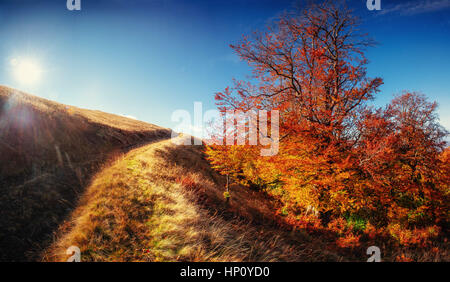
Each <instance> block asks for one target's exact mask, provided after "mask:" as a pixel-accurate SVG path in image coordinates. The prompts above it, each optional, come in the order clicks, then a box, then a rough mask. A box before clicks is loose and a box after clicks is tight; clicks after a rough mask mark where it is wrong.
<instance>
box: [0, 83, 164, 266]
mask: <svg viewBox="0 0 450 282" xmlns="http://www.w3.org/2000/svg"><path fill="white" fill-rule="evenodd" d="M170 132H171V131H170V130H168V129H165V128H161V127H158V126H155V125H152V124H147V123H144V122H140V121H136V120H132V119H128V118H125V117H122V116H116V115H112V114H106V113H102V112H99V111H91V110H83V109H79V108H76V107H72V106H67V105H62V104H58V103H55V102H52V101H49V100H46V99H43V98H40V97H36V96H33V95H29V94H26V93H23V92H20V91H18V90H15V89H12V88H8V87H3V86H0V156H1V158H0V205H1V207H2V208H1V215H0V261H11V260H13V261H16V260H20V261H23V260H35V259H38V254H39V253H40V252H41V251H42V250H41V249H42V248H45V247H46V246H47V245H48V243H49V242H51V239H52V238H51V236H52V233H53V231H54V230H55V229H56V228H57V227H58V226H59V224H60V222H61V221H62V220H63V219H64V218H66V217H67V215H68V214H69V213H70V211H71V210H72V209H73V208H74V207H75V206H76V202H77V198H78V196H79V195H81V194H82V193H83V189H84V187H86V186H87V185H88V184H89V182H90V177H91V176H92V175H93V174H94V173H95V172H96V171H97V170H98V169H99V167H101V165H102V164H103V163H105V162H106V161H107V160H109V159H110V158H112V157H114V156H115V155H120V154H121V153H123V152H125V151H127V150H129V149H130V148H131V147H133V146H140V145H142V144H145V143H148V142H150V141H154V140H158V139H161V138H168V137H169V136H170Z"/></svg>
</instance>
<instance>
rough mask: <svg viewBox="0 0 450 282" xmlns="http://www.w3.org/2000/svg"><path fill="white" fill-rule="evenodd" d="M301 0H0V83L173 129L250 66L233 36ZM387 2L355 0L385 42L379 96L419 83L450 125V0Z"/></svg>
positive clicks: (371, 53) (378, 66)
mask: <svg viewBox="0 0 450 282" xmlns="http://www.w3.org/2000/svg"><path fill="white" fill-rule="evenodd" d="M296 2H298V1H290V0H281V1H280V0H278V1H275V0H274V1H269V0H247V1H245V0H242V1H237V0H227V1H223V0H209V1H202V0H190V1H188V0H185V1H177V0H147V1H145V0H109V1H106V0H97V1H95V0H81V4H82V10H81V11H68V10H67V9H66V0H53V1H39V0H1V1H0V38H1V44H0V84H2V85H8V86H12V87H14V88H18V89H21V90H24V91H27V92H30V93H33V94H35V95H38V96H42V97H45V98H48V99H52V100H55V101H58V102H61V103H65V104H70V105H75V106H78V107H83V108H89V109H98V110H102V111H106V112H111V113H116V114H122V115H129V116H133V117H136V118H138V119H140V120H143V121H147V122H150V123H154V124H157V125H161V126H164V127H171V128H172V127H174V126H175V125H176V124H177V123H176V122H172V121H171V115H172V112H173V111H175V110H177V109H185V110H188V111H191V112H192V111H193V103H194V102H195V101H201V102H203V106H204V110H207V109H213V108H215V106H214V99H213V97H214V93H215V92H217V91H221V90H223V89H224V88H225V87H226V86H227V85H230V84H231V79H232V78H233V77H236V78H240V79H242V78H245V76H246V75H247V74H249V68H248V67H247V65H246V64H245V63H243V62H240V61H239V59H238V58H237V57H236V56H235V55H234V54H233V51H232V50H231V48H230V47H229V44H230V43H235V42H237V41H239V39H240V38H241V36H242V35H243V34H249V33H250V32H251V31H253V30H255V29H263V28H264V26H265V25H266V24H267V22H268V21H269V20H271V19H273V18H275V17H276V16H277V15H279V14H280V13H282V12H283V11H284V10H289V9H291V7H292V5H293V4H295V3H296ZM381 3H382V4H381V5H382V9H381V11H368V10H367V8H366V1H365V0H354V1H350V5H351V6H352V7H353V8H354V9H355V10H356V13H358V14H359V16H360V17H361V18H362V19H363V20H364V24H363V27H362V28H363V29H364V30H365V31H366V32H368V33H369V34H370V35H371V36H372V37H373V38H374V39H375V40H377V41H378V42H379V45H378V46H377V47H375V48H372V49H369V50H368V52H367V57H368V59H369V60H370V64H369V66H368V73H369V76H371V77H373V76H380V77H382V78H383V79H384V82H385V84H384V85H383V86H382V88H381V90H382V91H381V93H380V94H379V97H378V98H377V99H376V101H375V104H376V105H384V104H386V103H387V102H389V101H390V100H391V99H392V97H393V95H394V94H396V93H399V92H400V91H402V90H413V91H421V92H423V93H425V94H426V95H427V96H428V97H429V98H430V99H431V100H434V101H437V102H438V103H439V105H440V109H439V113H440V117H441V123H442V124H443V125H444V126H445V127H446V128H447V129H448V130H450V111H449V109H450V67H449V66H450V52H449V50H450V48H449V46H450V0H411V1H399V0H381ZM17 60H19V61H20V60H28V61H32V62H33V64H35V65H37V66H39V69H41V70H42V73H41V74H40V78H39V79H37V80H36V81H33V82H32V83H29V82H28V83H25V82H24V81H20V79H17V76H15V75H14V74H15V67H16V64H15V63H13V62H16V61H17Z"/></svg>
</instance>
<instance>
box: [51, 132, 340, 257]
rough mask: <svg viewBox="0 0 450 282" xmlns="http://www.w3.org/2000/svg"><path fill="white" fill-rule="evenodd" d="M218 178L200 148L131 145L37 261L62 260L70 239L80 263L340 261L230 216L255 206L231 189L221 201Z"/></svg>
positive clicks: (164, 143) (98, 178)
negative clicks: (228, 196) (78, 252)
mask: <svg viewBox="0 0 450 282" xmlns="http://www.w3.org/2000/svg"><path fill="white" fill-rule="evenodd" d="M181 156H182V157H181ZM187 164H189V165H187ZM182 179H189V180H190V182H189V183H191V184H192V185H187V186H186V185H185V184H183V183H185V182H183V181H182ZM219 179H220V177H219V176H218V175H217V174H215V173H214V172H213V171H212V170H211V169H210V168H209V166H208V164H207V162H206V161H205V160H204V159H203V155H202V152H201V151H200V148H199V147H198V146H197V147H194V146H176V145H173V144H172V143H171V141H169V140H167V141H161V142H159V143H156V144H151V145H147V146H145V147H143V148H139V149H135V150H133V151H131V152H130V153H128V154H127V155H126V156H124V157H122V158H120V159H118V160H116V161H115V162H114V163H113V164H112V165H111V166H109V167H107V168H105V169H104V170H103V171H102V172H100V173H99V174H97V175H96V177H95V180H94V181H93V183H92V185H91V186H89V187H88V189H87V191H86V194H85V195H84V196H83V198H82V200H81V203H80V206H79V207H78V208H77V209H76V210H75V212H74V213H73V215H72V217H71V220H70V221H68V222H67V223H66V224H65V225H63V226H62V227H61V229H60V232H59V234H60V235H59V236H58V238H57V240H56V241H55V243H54V244H53V246H52V247H51V248H49V250H47V252H46V253H45V254H44V258H43V259H44V261H64V260H66V259H67V258H68V256H67V255H66V254H65V251H66V249H67V248H68V247H70V246H72V245H75V246H78V247H79V248H80V249H81V259H82V261H302V260H303V261H304V260H318V261H323V260H341V259H343V258H340V257H338V256H336V255H334V254H331V253H329V252H327V251H326V250H325V249H316V250H312V249H311V248H308V245H307V242H306V241H305V240H304V239H305V238H302V240H303V242H301V241H298V240H293V239H292V240H289V236H287V235H286V234H285V232H284V231H279V230H277V229H275V228H273V229H272V228H270V227H269V226H268V225H258V224H255V223H253V222H251V221H248V220H244V219H243V218H241V217H239V216H232V213H229V212H228V211H229V210H233V209H235V208H238V210H236V211H237V213H235V214H237V215H239V214H241V215H246V214H248V213H253V212H252V211H251V210H250V209H257V208H256V206H255V207H252V204H248V205H247V206H241V204H242V201H247V202H248V203H250V202H253V201H251V200H250V199H249V198H247V196H248V195H247V196H245V195H246V194H239V193H240V192H239V191H237V190H236V191H234V192H235V193H234V192H233V196H232V199H233V200H232V201H231V203H230V205H229V206H227V205H225V201H224V199H223V196H221V195H222V193H223V191H222V189H221V186H220V185H218V184H217V180H219ZM180 180H181V181H180ZM242 191H244V190H242ZM241 196H242V197H241ZM221 197H222V198H221ZM237 198H239V200H238V199H237ZM244 198H245V199H244ZM256 201H258V198H256V199H255V205H257V202H256ZM221 203H222V205H221ZM264 204H265V203H264V202H259V207H258V208H259V209H263V208H261V206H263V207H264ZM297 239H298V236H297Z"/></svg>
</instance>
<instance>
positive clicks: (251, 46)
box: [216, 1, 382, 212]
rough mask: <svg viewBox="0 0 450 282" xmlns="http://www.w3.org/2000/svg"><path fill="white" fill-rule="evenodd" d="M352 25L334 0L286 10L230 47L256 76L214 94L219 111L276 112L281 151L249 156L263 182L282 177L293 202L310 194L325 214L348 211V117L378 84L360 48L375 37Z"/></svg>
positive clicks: (312, 202) (351, 131)
mask: <svg viewBox="0 0 450 282" xmlns="http://www.w3.org/2000/svg"><path fill="white" fill-rule="evenodd" d="M357 25H358V20H357V19H356V18H354V17H353V16H352V15H351V14H350V11H349V10H347V9H346V8H345V7H342V6H340V5H338V4H334V3H333V2H331V1H330V2H326V3H324V4H321V5H316V4H314V5H312V6H310V7H308V8H307V9H304V10H303V11H302V12H301V13H300V14H293V15H292V14H291V15H290V14H286V15H284V16H283V17H281V18H280V19H279V20H278V21H276V22H275V23H274V24H273V26H271V27H269V28H268V30H267V31H266V32H255V33H254V34H253V36H252V37H244V38H243V40H242V42H240V43H239V44H235V45H231V47H232V48H233V49H234V50H235V51H236V52H237V54H238V55H239V56H240V57H241V59H243V60H245V61H247V62H248V63H249V65H251V66H252V67H253V77H252V79H251V80H250V81H247V82H244V81H235V82H234V86H233V87H231V88H230V87H228V88H227V89H225V91H224V92H220V93H217V94H216V100H217V102H218V105H219V107H220V109H221V110H222V112H225V111H226V110H230V109H232V110H240V111H248V110H251V109H263V110H273V109H276V110H279V111H280V133H281V136H282V137H281V138H282V141H283V142H282V150H281V151H280V154H279V155H278V156H276V157H273V158H270V161H269V160H267V159H265V160H263V159H261V157H259V156H253V160H256V161H254V163H256V164H257V165H254V166H253V167H254V170H258V171H261V172H264V173H263V174H260V175H259V176H260V177H262V178H263V179H265V180H266V182H268V183H271V182H273V181H275V180H278V181H282V182H283V183H285V189H286V191H291V193H289V198H290V199H291V200H292V201H294V202H296V204H298V202H299V201H302V200H300V199H299V197H297V196H296V195H295V194H296V193H297V194H302V195H304V196H305V195H309V199H308V200H307V201H304V202H305V203H303V204H304V205H313V206H315V208H317V209H318V210H322V211H323V212H325V211H329V210H332V209H334V210H336V207H335V205H336V204H337V205H338V206H339V207H340V209H342V210H344V209H345V202H347V201H348V199H346V198H347V195H346V194H347V193H346V192H345V191H344V190H343V186H342V185H341V180H342V179H344V178H348V176H349V175H348V172H347V171H346V170H347V168H348V166H349V164H350V158H349V157H350V156H349V154H348V152H349V150H348V148H349V147H350V146H351V141H352V139H353V138H354V136H353V134H354V126H353V124H352V120H353V119H354V118H355V116H356V115H357V112H358V110H359V109H360V108H361V107H363V106H364V103H365V102H366V101H368V100H370V99H372V98H373V95H374V94H375V93H376V92H378V87H379V86H380V85H381V84H382V80H381V79H380V78H374V79H369V78H367V77H366V64H367V60H366V58H365V57H364V54H363V50H364V49H365V48H366V47H368V46H371V45H373V42H372V41H371V40H369V39H368V38H367V37H366V36H364V35H362V34H359V33H357V32H356V30H357V29H356V27H357ZM274 164H275V166H274ZM253 174H254V173H253ZM337 179H338V180H339V183H338V182H337V181H336V180H337ZM305 190H307V191H305ZM301 198H302V199H303V200H304V199H305V197H301ZM319 201H321V202H322V204H320V205H319ZM300 204H302V203H300Z"/></svg>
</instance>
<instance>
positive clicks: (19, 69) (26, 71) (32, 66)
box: [10, 58, 42, 85]
mask: <svg viewBox="0 0 450 282" xmlns="http://www.w3.org/2000/svg"><path fill="white" fill-rule="evenodd" d="M10 64H11V67H12V71H13V75H14V78H15V79H16V80H17V81H18V82H19V83H21V84H25V85H32V84H36V83H38V82H39V81H40V80H41V77H42V68H41V66H40V65H39V63H38V62H37V61H36V60H33V59H28V58H27V59H12V60H11V61H10Z"/></svg>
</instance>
